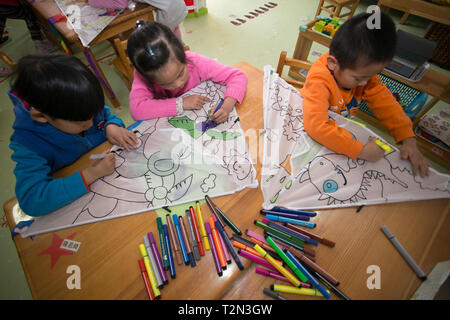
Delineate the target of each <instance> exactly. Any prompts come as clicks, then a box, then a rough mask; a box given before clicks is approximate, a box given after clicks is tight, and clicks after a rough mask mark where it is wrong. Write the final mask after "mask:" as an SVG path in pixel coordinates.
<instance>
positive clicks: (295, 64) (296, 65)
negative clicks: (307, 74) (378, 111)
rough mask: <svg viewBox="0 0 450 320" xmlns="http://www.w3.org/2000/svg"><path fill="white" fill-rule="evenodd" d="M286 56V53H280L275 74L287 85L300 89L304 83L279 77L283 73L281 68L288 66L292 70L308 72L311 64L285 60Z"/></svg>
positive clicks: (289, 59) (296, 60) (290, 59)
mask: <svg viewBox="0 0 450 320" xmlns="http://www.w3.org/2000/svg"><path fill="white" fill-rule="evenodd" d="M286 55H287V52H286V51H281V53H280V59H279V60H278V67H277V73H278V75H279V76H280V77H281V78H282V79H284V80H285V81H286V82H287V83H289V84H291V85H293V86H295V87H297V88H302V87H303V86H304V85H305V82H304V81H299V80H294V79H290V78H284V77H282V76H281V75H282V73H283V68H284V66H289V67H292V68H297V69H306V70H309V69H310V68H311V66H312V63H311V62H309V61H303V60H298V59H292V58H286Z"/></svg>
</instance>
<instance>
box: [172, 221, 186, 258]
mask: <svg viewBox="0 0 450 320" xmlns="http://www.w3.org/2000/svg"><path fill="white" fill-rule="evenodd" d="M172 217H173V224H174V225H175V231H176V232H177V238H178V242H179V243H180V248H181V254H182V255H183V260H184V264H186V265H187V264H189V257H188V255H187V252H186V247H185V246H184V240H183V235H182V233H181V229H180V223H179V222H178V216H177V215H176V214H174V215H173V216H172Z"/></svg>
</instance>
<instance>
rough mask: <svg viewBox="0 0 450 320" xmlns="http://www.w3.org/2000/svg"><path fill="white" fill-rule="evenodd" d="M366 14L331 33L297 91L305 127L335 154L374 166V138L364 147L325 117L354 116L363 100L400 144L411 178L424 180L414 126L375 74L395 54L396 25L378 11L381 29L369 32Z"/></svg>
mask: <svg viewBox="0 0 450 320" xmlns="http://www.w3.org/2000/svg"><path fill="white" fill-rule="evenodd" d="M370 16H371V14H368V13H362V14H359V15H357V16H355V17H353V18H351V19H350V20H348V21H347V22H345V23H344V24H343V25H342V26H341V27H340V28H339V30H338V31H337V32H336V34H335V35H334V37H333V40H332V41H331V46H330V51H329V52H328V53H326V54H324V55H322V56H321V57H320V58H319V59H317V61H316V62H315V63H314V64H313V66H312V67H311V69H310V70H309V72H308V76H307V78H306V82H305V86H304V87H303V88H302V89H301V90H300V93H301V95H302V96H303V121H304V128H305V130H306V132H307V133H308V134H309V135H310V136H311V138H313V139H314V140H316V141H317V142H319V143H320V144H322V145H324V146H325V147H327V148H329V149H331V150H333V151H335V152H337V153H341V154H345V155H347V156H348V157H350V158H353V159H355V158H359V159H363V160H367V161H373V162H375V161H377V160H379V159H381V158H382V157H383V156H384V150H383V149H381V148H380V147H379V146H378V145H377V144H376V143H375V141H376V139H375V138H373V139H372V140H371V141H369V142H368V143H367V144H366V145H364V144H363V143H362V142H360V141H357V140H355V139H354V138H353V137H352V134H351V133H350V132H348V131H347V130H345V129H344V128H341V127H338V125H337V124H336V122H335V121H333V120H330V119H329V117H328V110H329V109H330V110H332V111H334V112H337V113H340V114H343V115H346V114H354V111H355V110H356V109H355V108H357V106H358V105H359V102H360V101H361V99H364V101H365V102H366V104H367V105H368V106H369V108H370V110H371V111H372V112H373V114H374V115H375V117H376V118H377V119H378V120H379V121H380V122H381V123H382V124H383V126H384V127H385V128H386V129H387V130H388V132H389V134H390V135H391V136H393V137H394V138H395V141H396V142H397V143H398V144H400V153H401V158H402V159H409V160H410V161H411V164H412V167H413V171H414V174H415V175H416V174H417V173H418V172H420V175H421V176H422V177H424V176H427V175H428V168H429V167H430V164H429V162H428V161H427V160H426V159H425V158H424V157H423V155H422V154H421V153H420V151H419V150H418V149H417V146H416V140H415V136H414V132H413V129H412V122H411V120H410V119H409V118H408V117H407V116H406V115H405V113H404V112H403V109H402V107H401V106H400V105H399V104H398V102H397V101H396V100H395V98H394V96H393V95H392V93H391V92H390V91H389V89H387V87H386V86H385V85H384V84H382V83H381V82H380V78H379V76H378V75H377V73H379V72H381V71H383V69H384V67H385V66H386V65H387V64H388V63H389V62H390V61H391V60H392V57H393V56H394V53H395V46H396V30H395V25H394V23H393V22H392V20H391V18H390V17H389V16H388V15H386V14H384V13H380V19H379V20H380V21H379V22H380V23H379V28H376V26H375V27H374V28H369V27H368V23H367V20H368V19H369V17H370ZM369 24H370V23H369Z"/></svg>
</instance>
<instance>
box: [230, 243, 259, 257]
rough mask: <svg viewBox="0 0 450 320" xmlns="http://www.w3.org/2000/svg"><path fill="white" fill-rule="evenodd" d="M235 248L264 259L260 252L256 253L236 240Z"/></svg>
mask: <svg viewBox="0 0 450 320" xmlns="http://www.w3.org/2000/svg"><path fill="white" fill-rule="evenodd" d="M233 246H235V247H236V248H239V249H242V250H245V251H247V252H250V253H253V254H254V255H257V256H258V257H261V258H262V256H261V255H260V254H259V253H258V252H256V250H255V249H253V248H250V247H248V246H246V245H245V244H243V243H240V242H239V241H236V240H234V241H233Z"/></svg>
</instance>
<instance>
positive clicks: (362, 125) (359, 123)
mask: <svg viewBox="0 0 450 320" xmlns="http://www.w3.org/2000/svg"><path fill="white" fill-rule="evenodd" d="M346 119H347V120H348V121H351V122H353V123H356V124H358V125H360V126H361V127H363V128H365V127H366V125H365V124H362V123H361V122H358V121H355V120H353V119H349V118H346Z"/></svg>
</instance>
